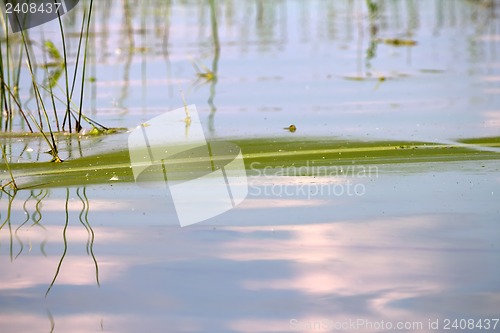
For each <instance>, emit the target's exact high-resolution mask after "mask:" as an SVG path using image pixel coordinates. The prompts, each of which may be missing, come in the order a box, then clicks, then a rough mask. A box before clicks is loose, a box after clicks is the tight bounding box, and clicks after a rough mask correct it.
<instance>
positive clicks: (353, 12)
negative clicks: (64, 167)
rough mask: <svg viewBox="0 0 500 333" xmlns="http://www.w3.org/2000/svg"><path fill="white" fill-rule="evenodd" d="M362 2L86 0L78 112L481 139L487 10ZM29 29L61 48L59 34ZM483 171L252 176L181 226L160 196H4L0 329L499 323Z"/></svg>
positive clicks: (495, 24) (492, 165) (441, 167)
mask: <svg viewBox="0 0 500 333" xmlns="http://www.w3.org/2000/svg"><path fill="white" fill-rule="evenodd" d="M376 3H377V4H378V10H377V11H375V12H374V11H373V10H372V11H371V12H370V11H369V10H368V7H367V2H366V1H347V0H346V1H343V0H339V1H320V0H294V1H292V0H287V1H264V0H262V1H261V0H257V1H243V0H242V1H236V0H234V1H230V0H227V1H217V2H216V5H215V8H213V7H211V6H210V1H144V2H141V4H138V3H136V2H132V1H111V0H110V1H97V2H96V3H95V4H94V5H95V7H94V18H93V24H94V26H93V27H92V29H93V31H92V38H91V39H90V43H91V54H90V60H89V63H90V65H89V69H88V71H89V75H90V76H91V77H92V78H94V79H95V80H91V81H92V82H87V83H86V88H85V89H86V90H85V96H86V99H85V103H84V105H85V108H86V110H87V114H88V115H89V116H91V117H92V118H93V119H95V120H97V121H99V122H100V123H103V124H105V125H106V126H110V127H126V128H129V129H131V128H134V127H135V126H137V125H139V124H141V123H143V122H146V121H148V120H149V119H151V118H153V117H155V116H157V115H160V114H162V113H164V112H166V111H169V110H172V109H176V108H179V107H181V106H182V105H183V98H182V96H181V92H180V89H182V91H183V94H184V96H185V99H186V101H187V103H189V104H196V105H197V108H198V111H199V114H200V120H201V123H202V125H203V127H204V131H205V135H206V136H207V137H208V138H271V139H272V138H282V137H290V138H294V136H296V137H298V136H306V137H309V138H315V137H318V138H319V137H323V138H324V137H328V138H333V139H335V138H339V139H341V138H342V139H349V140H351V139H352V140H370V141H374V140H385V139H394V140H410V141H413V140H422V141H426V142H436V143H449V142H454V141H455V140H457V139H462V138H477V137H487V136H498V135H499V129H500V2H498V1H495V0H491V1H465V0H464V1H462V0H454V1H449V0H441V1H439V0H421V1H411V0H408V1H390V0H385V1H377V2H376ZM84 4H85V5H87V4H88V2H85V1H83V2H82V3H81V4H80V5H79V6H78V7H77V8H75V9H74V11H73V12H71V13H70V14H68V15H66V16H65V17H64V19H65V24H66V29H67V31H66V33H67V35H68V36H74V33H75V32H76V31H78V29H79V25H78V23H77V22H78V20H74V18H75V17H78V15H82V12H83V9H82V8H83V5H84ZM212 10H213V12H212ZM73 20H74V21H73ZM75 22H76V23H75ZM42 31H43V33H44V35H45V36H46V38H53V39H54V42H55V43H56V44H57V41H58V39H57V36H58V35H57V33H58V26H57V23H55V22H52V23H48V24H46V25H43V26H41V27H39V28H34V29H32V30H30V35H31V38H33V39H35V40H36V38H37V37H36V36H40V34H41V33H42ZM391 40H392V41H391ZM395 40H396V41H400V43H403V45H394V43H397V42H395ZM77 41H78V40H77V38H69V45H68V49H69V50H70V52H69V54H70V55H71V54H75V52H76V48H77ZM411 41H415V42H416V44H415V45H404V43H410V42H411ZM410 44H413V42H412V43H410ZM35 45H36V44H35ZM35 48H36V47H35ZM197 71H200V72H207V71H211V72H214V73H216V79H215V80H209V79H207V78H206V77H200V76H199V75H197ZM28 79H29V78H25V80H28ZM26 82H27V81H25V83H26ZM21 93H22V94H23V93H24V94H28V90H21ZM290 124H295V125H296V127H297V131H296V132H294V133H291V132H289V131H286V130H284V129H283V128H284V127H288V126H289V125H290ZM17 126H19V127H20V125H19V124H17ZM4 142H7V143H8V144H9V145H11V146H12V147H13V151H15V152H16V154H19V160H20V161H24V160H28V159H37V157H36V151H37V150H39V143H37V142H36V141H32V142H30V141H25V140H22V141H20V139H5V140H4ZM26 144H27V145H28V147H30V148H31V149H33V152H31V155H29V154H28V153H29V151H28V152H26V151H24V152H22V153H21V152H19V151H20V150H22V148H23V147H25V145H26ZM82 144H83V146H84V148H85V149H84V151H85V152H90V151H92V149H106V147H111V148H113V147H117V146H118V147H121V148H123V147H126V145H127V133H122V134H119V135H116V136H110V137H106V138H103V139H102V140H101V139H97V140H96V141H92V142H82ZM42 148H43V147H42ZM16 149H17V150H16ZM27 154H28V155H29V156H27ZM33 156H35V157H33ZM42 159H43V158H42ZM499 168H500V165H499V163H498V161H482V160H476V161H465V162H445V163H434V162H427V163H407V164H392V165H384V164H380V165H377V166H371V168H369V166H357V165H356V166H350V167H349V166H346V167H344V168H343V169H342V171H341V172H340V171H339V170H340V169H335V173H330V175H329V176H327V177H314V176H311V177H309V176H299V175H288V176H280V175H276V174H264V173H257V172H253V173H252V172H249V179H248V187H249V194H248V197H247V199H246V200H245V201H244V202H243V203H241V204H240V205H239V206H238V207H237V208H235V209H233V210H231V211H229V212H227V213H224V214H222V215H220V216H217V217H214V218H212V219H209V220H207V221H205V222H203V223H200V224H196V225H193V226H190V227H185V228H181V227H179V223H178V219H177V216H176V213H175V209H174V206H173V203H172V198H171V196H170V194H169V193H168V191H167V189H166V187H160V188H144V187H140V186H138V185H136V184H134V183H119V182H113V181H112V177H110V180H111V181H110V183H108V184H102V185H92V186H86V187H73V188H68V189H67V188H51V189H36V190H22V191H18V192H17V193H16V194H15V196H13V197H9V196H8V195H7V194H6V193H3V192H0V226H2V228H1V229H0V281H1V283H0V328H1V329H0V331H1V332H2V333H4V332H5V333H10V332H95V331H113V332H138V331H144V332H335V331H338V332H351V331H352V332H389V331H400V332H438V331H447V330H446V328H449V329H450V330H455V328H456V327H457V325H458V328H460V327H462V328H464V329H463V330H461V331H469V332H477V331H480V329H479V326H478V325H482V330H481V331H487V332H490V331H500V311H499V309H500V269H499V268H498V262H499V259H500V246H499V241H498V240H499V238H500V224H499V223H500V205H499V195H500V173H499ZM110 176H112V174H111V175H110ZM239 186H243V185H242V184H240V185H239ZM193 209H200V207H193ZM54 279H55V281H54ZM52 283H53V285H52V287H51V288H50V290H49V287H50V286H51V284H52ZM455 320H457V321H455ZM453 325H455V326H453ZM464 325H465V326H464ZM468 325H469V326H468ZM470 325H473V327H471V326H470ZM486 325H489V326H488V327H489V328H488V329H486Z"/></svg>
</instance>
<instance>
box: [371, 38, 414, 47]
mask: <svg viewBox="0 0 500 333" xmlns="http://www.w3.org/2000/svg"><path fill="white" fill-rule="evenodd" d="M377 41H378V42H380V43H384V44H387V45H392V46H415V45H417V41H415V40H413V39H402V38H383V39H379V40H377Z"/></svg>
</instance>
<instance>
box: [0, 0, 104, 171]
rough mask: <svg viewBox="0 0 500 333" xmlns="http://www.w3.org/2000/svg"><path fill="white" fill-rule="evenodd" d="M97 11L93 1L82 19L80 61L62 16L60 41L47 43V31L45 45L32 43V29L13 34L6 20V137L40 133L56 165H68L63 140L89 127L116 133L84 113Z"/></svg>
mask: <svg viewBox="0 0 500 333" xmlns="http://www.w3.org/2000/svg"><path fill="white" fill-rule="evenodd" d="M92 6H93V1H92V0H91V1H89V5H88V6H85V8H84V10H83V14H82V15H81V25H80V28H79V36H78V43H77V50H76V54H75V55H74V57H70V52H69V46H68V41H67V38H66V34H65V30H66V29H65V24H64V22H63V18H62V17H61V15H60V14H59V12H58V17H57V19H56V20H57V23H58V27H59V34H58V35H59V37H57V36H55V37H54V36H53V35H51V38H53V39H51V40H46V39H45V35H44V33H43V30H42V29H41V30H40V31H38V30H37V32H40V36H41V38H40V39H39V38H35V37H32V36H31V30H29V29H27V30H22V29H21V30H20V31H19V32H13V31H12V30H11V29H10V28H9V24H8V23H7V17H6V16H4V15H2V16H1V19H0V23H1V25H2V28H1V29H0V34H1V37H0V38H1V44H0V108H1V113H0V136H7V137H9V136H13V135H20V134H21V135H23V134H36V133H38V134H39V135H41V136H42V137H43V139H44V140H45V143H46V145H47V146H48V150H47V152H48V153H49V154H50V155H51V156H52V162H62V159H61V158H60V156H59V150H58V142H57V140H56V139H55V136H56V135H57V134H59V133H63V134H77V133H81V131H82V130H83V128H84V125H86V126H90V127H91V130H90V131H89V132H91V133H92V134H106V133H108V131H109V130H110V129H109V128H107V127H105V126H103V125H101V124H99V123H98V122H96V121H94V120H92V119H90V118H89V117H87V116H85V114H84V112H83V101H84V97H85V96H84V91H85V82H86V76H87V73H86V67H87V62H88V53H89V34H90V27H91V18H92ZM58 45H59V46H58ZM21 87H23V88H21ZM25 87H29V88H25ZM3 150H4V151H5V149H3ZM4 155H5V154H4ZM6 158H7V156H4V160H5V159H6ZM5 162H6V160H5Z"/></svg>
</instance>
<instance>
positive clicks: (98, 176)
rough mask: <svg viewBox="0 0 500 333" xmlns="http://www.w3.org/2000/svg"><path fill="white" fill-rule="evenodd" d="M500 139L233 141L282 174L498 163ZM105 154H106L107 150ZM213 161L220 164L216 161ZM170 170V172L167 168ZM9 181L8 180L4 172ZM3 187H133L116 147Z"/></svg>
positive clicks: (43, 166) (23, 166)
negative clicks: (348, 168) (324, 169)
mask: <svg viewBox="0 0 500 333" xmlns="http://www.w3.org/2000/svg"><path fill="white" fill-rule="evenodd" d="M499 140H500V138H499V137H494V138H485V139H469V140H462V142H463V141H472V142H478V143H477V144H475V145H472V144H470V143H467V144H464V143H461V142H457V143H456V144H441V143H433V142H414V141H375V142H365V141H350V140H338V139H330V138H318V139H315V138H300V137H293V138H280V139H268V138H263V139H238V140H230V141H231V142H233V143H235V144H237V145H238V146H239V147H240V148H241V150H242V153H243V158H244V161H245V166H246V168H247V170H250V169H252V170H255V169H259V168H286V167H292V166H294V167H300V166H315V167H316V166H339V165H372V164H389V163H419V162H456V161H469V160H497V159H500V152H497V151H495V150H494V149H493V150H488V149H484V147H497V146H498V145H499ZM108 149H109V148H108ZM215 158H224V156H219V157H215ZM198 162H199V161H197V160H195V159H193V160H182V161H178V162H176V163H177V164H178V165H177V166H176V165H175V164H174V165H173V166H172V167H173V168H175V167H177V168H179V169H182V170H184V171H186V174H188V173H189V170H190V168H191V169H193V168H196V163H198ZM169 167H170V166H169ZM8 170H10V172H11V173H12V176H11V177H10V176H8V175H9V171H8ZM0 172H1V173H2V174H3V175H4V177H5V179H4V182H5V183H6V184H7V183H8V182H9V181H15V182H16V184H17V187H18V188H19V189H24V188H47V187H64V186H82V185H87V184H106V183H115V182H133V181H134V177H133V174H132V169H131V166H130V157H129V152H128V150H127V149H125V148H124V147H115V148H114V149H113V150H111V151H108V152H100V153H99V154H96V155H89V156H84V157H79V158H73V159H67V160H65V162H64V163H57V164H54V163H50V162H38V163H33V162H31V163H12V162H10V163H9V164H5V163H2V164H0Z"/></svg>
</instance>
